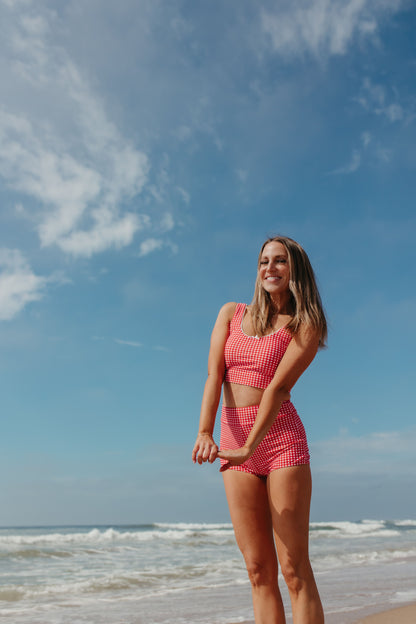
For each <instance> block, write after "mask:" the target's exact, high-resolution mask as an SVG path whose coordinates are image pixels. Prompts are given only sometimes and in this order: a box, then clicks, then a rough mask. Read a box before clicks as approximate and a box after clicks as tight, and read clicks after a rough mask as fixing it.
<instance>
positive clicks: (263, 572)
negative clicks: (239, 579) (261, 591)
mask: <svg viewBox="0 0 416 624" xmlns="http://www.w3.org/2000/svg"><path fill="white" fill-rule="evenodd" d="M245 561H246V567H247V572H248V577H249V579H250V583H251V585H252V586H253V587H261V586H264V585H275V584H276V583H277V572H278V571H277V564H276V562H275V561H273V560H264V559H262V558H255V557H250V556H248V557H245Z"/></svg>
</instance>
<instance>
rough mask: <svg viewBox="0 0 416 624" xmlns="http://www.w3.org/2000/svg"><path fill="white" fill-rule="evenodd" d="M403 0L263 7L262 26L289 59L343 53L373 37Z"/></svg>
mask: <svg viewBox="0 0 416 624" xmlns="http://www.w3.org/2000/svg"><path fill="white" fill-rule="evenodd" d="M401 4H402V2H400V0H378V1H374V0H313V1H312V2H307V1H306V0H305V1H303V2H296V3H293V4H286V3H284V4H283V5H282V4H281V5H280V6H279V5H278V8H277V9H275V10H273V11H266V10H263V11H262V14H261V25H262V28H263V31H264V32H265V33H266V34H267V35H268V37H269V40H270V42H271V45H272V47H273V49H274V51H275V52H277V53H278V54H280V55H282V56H284V57H287V58H290V57H299V56H304V55H305V54H310V55H313V56H315V57H317V58H326V57H328V56H332V55H342V54H345V53H346V52H347V50H348V47H349V46H350V45H351V43H352V42H353V41H354V40H355V39H357V38H361V39H365V38H369V37H374V36H375V34H376V33H377V30H378V27H379V23H380V21H381V20H382V19H384V18H385V17H386V16H389V15H390V14H392V13H394V12H395V11H397V10H398V9H399V8H400V6H401Z"/></svg>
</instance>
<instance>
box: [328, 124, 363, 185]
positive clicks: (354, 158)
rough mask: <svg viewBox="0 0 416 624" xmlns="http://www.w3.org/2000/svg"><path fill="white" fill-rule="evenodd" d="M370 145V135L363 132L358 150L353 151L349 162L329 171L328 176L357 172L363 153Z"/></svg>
mask: <svg viewBox="0 0 416 624" xmlns="http://www.w3.org/2000/svg"><path fill="white" fill-rule="evenodd" d="M370 143H371V134H370V133H369V132H363V133H362V135H361V145H360V147H359V148H355V149H353V151H352V154H351V158H350V160H349V162H347V164H345V165H343V166H342V167H338V168H337V169H334V170H333V171H330V172H329V174H328V175H342V174H349V173H354V172H355V171H357V169H359V167H360V166H361V162H362V156H363V152H364V151H365V150H366V149H367V148H368V146H369V145H370Z"/></svg>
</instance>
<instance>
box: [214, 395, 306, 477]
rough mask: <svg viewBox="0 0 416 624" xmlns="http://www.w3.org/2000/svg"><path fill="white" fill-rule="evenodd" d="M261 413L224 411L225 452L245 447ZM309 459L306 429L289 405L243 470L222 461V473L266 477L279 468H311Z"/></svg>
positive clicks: (253, 409) (248, 409) (244, 409)
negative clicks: (303, 466) (229, 471)
mask: <svg viewBox="0 0 416 624" xmlns="http://www.w3.org/2000/svg"><path fill="white" fill-rule="evenodd" d="M258 409H259V406H258V405H250V406H248V407H225V406H223V407H222V411H221V441H220V448H221V449H237V448H239V447H241V446H244V443H245V441H246V439H247V436H248V434H249V433H250V431H251V428H252V426H253V424H254V421H255V420H256V416H257V411H258ZM309 459H310V457H309V449H308V443H307V440H306V433H305V428H304V426H303V424H302V421H301V419H300V418H299V416H298V413H297V411H296V409H295V408H294V406H293V405H292V403H291V402H290V401H285V402H284V403H283V404H282V407H281V409H280V412H279V415H278V416H277V417H276V419H275V421H274V423H273V425H272V426H271V428H270V429H269V431H268V433H267V434H266V436H265V437H264V439H263V440H262V442H261V443H260V444H259V446H258V447H257V448H256V450H255V451H254V453H253V455H252V456H251V457H250V459H248V460H247V461H246V462H244V464H241V465H240V466H231V465H230V464H229V462H228V461H226V460H224V459H221V468H220V470H221V471H224V470H227V469H231V470H239V471H241V472H249V473H250V474H254V475H257V476H264V475H268V474H270V472H272V470H277V469H278V468H287V467H288V466H300V465H302V464H309Z"/></svg>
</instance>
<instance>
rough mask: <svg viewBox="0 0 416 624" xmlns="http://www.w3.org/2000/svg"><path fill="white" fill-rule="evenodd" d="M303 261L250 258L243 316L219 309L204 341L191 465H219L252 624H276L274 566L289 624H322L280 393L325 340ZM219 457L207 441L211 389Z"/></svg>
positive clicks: (291, 414)
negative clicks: (250, 285)
mask: <svg viewBox="0 0 416 624" xmlns="http://www.w3.org/2000/svg"><path fill="white" fill-rule="evenodd" d="M326 333H327V328H326V320H325V315H324V312H323V309H322V304H321V299H320V296H319V292H318V289H317V286H316V282H315V277H314V273H313V270H312V267H311V265H310V262H309V259H308V256H307V254H306V253H305V251H304V250H303V249H302V247H301V246H300V245H299V244H298V243H296V242H295V241H293V240H292V239H290V238H287V237H275V238H271V239H268V240H266V242H265V243H264V245H263V246H262V248H261V250H260V255H259V260H258V268H257V279H256V285H255V292H254V298H253V301H252V303H251V305H250V306H246V305H245V304H243V303H237V304H236V303H227V304H225V305H224V306H223V307H222V308H221V310H220V313H219V315H218V319H217V322H216V324H215V327H214V330H213V332H212V338H211V348H210V353H209V360H208V379H207V382H206V385H205V390H204V396H203V399H202V407H201V417H200V425H199V433H198V437H197V440H196V443H195V446H194V449H193V453H192V457H193V461H194V462H198V463H199V464H202V463H203V462H206V461H209V462H211V463H212V462H213V461H215V459H216V458H220V460H221V472H222V473H223V477H224V484H225V491H226V495H227V499H228V504H229V508H230V514H231V520H232V522H233V526H234V532H235V535H236V539H237V543H238V545H239V547H240V550H241V551H242V553H243V556H244V559H245V563H246V566H247V571H248V574H249V577H250V581H251V585H252V596H253V606H254V615H255V621H256V623H257V624H262V623H265V622H267V623H268V624H279V623H280V624H281V623H283V622H284V621H285V614H284V608H283V602H282V598H281V595H280V591H279V588H278V583H277V577H278V562H279V563H280V565H281V568H282V573H283V575H284V577H285V580H286V583H287V586H288V589H289V593H290V597H291V602H292V611H293V621H294V623H295V624H322V623H323V621H324V614H323V609H322V605H321V601H320V598H319V594H318V590H317V587H316V584H315V579H314V576H313V573H312V569H311V566H310V562H309V555H308V536H309V508H310V497H311V474H310V469H309V450H308V444H307V440H306V434H305V429H304V427H303V424H302V422H301V420H300V418H299V416H298V414H297V412H296V409H295V408H294V406H293V405H292V403H291V402H290V391H291V389H292V387H293V386H294V384H295V383H296V381H297V379H298V378H299V377H300V375H301V374H302V373H303V372H304V371H305V369H306V368H307V367H308V366H309V364H310V363H311V362H312V360H313V358H314V357H315V355H316V352H317V350H318V348H319V347H320V346H323V345H324V343H325V339H326ZM222 386H223V388H224V396H223V399H224V400H223V407H222V414H221V444H220V446H221V450H218V447H217V445H216V444H215V442H214V440H213V437H212V432H213V429H214V422H215V417H216V412H217V409H218V404H219V400H220V394H221V387H222Z"/></svg>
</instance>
